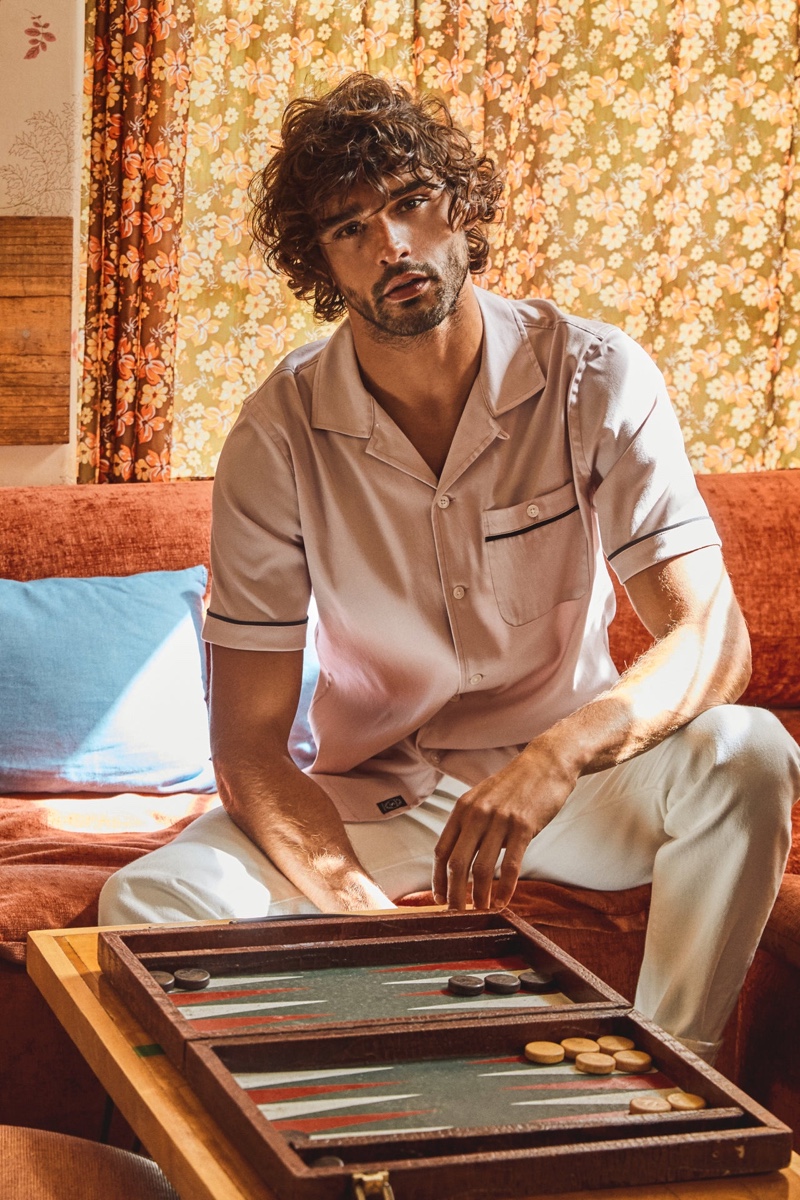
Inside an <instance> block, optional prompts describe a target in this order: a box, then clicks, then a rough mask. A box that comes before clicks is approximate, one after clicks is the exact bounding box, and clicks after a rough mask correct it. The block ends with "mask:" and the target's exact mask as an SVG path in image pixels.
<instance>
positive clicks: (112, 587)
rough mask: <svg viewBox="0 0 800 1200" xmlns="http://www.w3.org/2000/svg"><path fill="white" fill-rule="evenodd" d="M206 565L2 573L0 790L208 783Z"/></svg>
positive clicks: (162, 788) (198, 786)
mask: <svg viewBox="0 0 800 1200" xmlns="http://www.w3.org/2000/svg"><path fill="white" fill-rule="evenodd" d="M206 582H207V571H206V568H205V566H197V567H192V568H188V569H186V570H183V571H148V572H145V573H142V574H138V575H127V576H121V577H117V576H105V577H99V578H92V579H63V578H55V579H36V580H31V581H29V582H25V583H22V582H18V581H16V580H11V579H0V662H2V663H3V671H2V673H0V712H2V713H3V714H4V716H3V723H2V726H0V791H4V792H12V791H36V792H41V791H60V790H62V789H64V788H78V789H81V790H89V791H96V792H119V791H122V790H138V791H148V792H154V791H155V792H170V791H187V790H192V791H213V790H214V775H213V771H212V768H211V758H210V747H209V738H208V714H207V710H206V704H205V662H206V660H205V653H204V650H203V647H202V643H201V642H200V637H199V630H200V624H201V621H202V605H203V595H204V593H205V589H206Z"/></svg>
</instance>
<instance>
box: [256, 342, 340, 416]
mask: <svg viewBox="0 0 800 1200" xmlns="http://www.w3.org/2000/svg"><path fill="white" fill-rule="evenodd" d="M329 341H330V339H329V338H327V337H326V338H318V339H316V340H314V341H311V342H306V344H305V345H303V346H299V347H298V348H297V349H296V350H290V351H289V353H288V354H287V355H285V357H284V358H282V359H281V361H280V362H279V363H278V364H277V365H276V366H275V367H273V369H272V371H271V372H270V373H269V375H268V376H267V377H266V379H265V380H263V382H262V383H260V384H259V386H258V387H257V388H256V390H255V391H254V392H252V393H251V395H250V396H248V398H247V399H246V400H245V402H244V404H243V406H242V411H241V418H242V419H251V420H255V421H258V422H259V423H261V424H264V423H267V422H269V423H271V422H273V421H281V423H282V419H283V418H285V417H287V416H291V415H292V414H294V415H295V416H298V417H300V416H302V414H304V413H305V414H306V416H307V415H308V413H309V412H310V404H311V390H312V387H313V382H314V373H315V370H316V367H317V364H318V362H319V359H320V357H321V355H322V352H323V350H324V349H325V347H326V345H327V344H328V342H329Z"/></svg>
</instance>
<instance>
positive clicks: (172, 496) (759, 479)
mask: <svg viewBox="0 0 800 1200" xmlns="http://www.w3.org/2000/svg"><path fill="white" fill-rule="evenodd" d="M699 484H700V488H701V490H702V492H703V494H704V495H705V497H706V500H707V503H708V505H709V508H710V510H711V512H712V514H713V516H714V517H715V519H716V521H717V525H718V528H719V530H720V532H721V535H722V538H723V544H724V551H725V555H726V559H727V562H728V567H729V569H730V572H731V575H732V577H733V580H734V585H735V587H736V591H737V594H738V595H739V598H740V601H741V603H742V607H743V608H744V611H745V614H746V617H747V619H748V623H749V626H750V631H751V638H752V642H753V659H754V670H753V678H752V681H751V683H750V686H749V688H748V691H747V693H746V695H745V697H744V702H745V703H751V704H758V705H761V706H763V707H766V708H770V709H772V710H773V711H774V712H775V713H776V714H777V715H778V716H779V717H780V719H781V720H782V721H783V722H784V724H785V725H786V727H787V729H788V730H789V732H790V733H791V734H792V735H793V736H794V737H795V738H798V740H800V669H798V666H797V664H798V656H799V655H800V618H798V616H797V615H796V608H795V605H796V596H797V594H798V591H800V587H799V586H798V585H800V471H794V472H792V471H784V472H763V473H759V474H749V475H726V476H703V477H700V479H699ZM210 498H211V484H210V482H206V481H202V482H193V483H175V484H169V485H163V484H130V485H119V486H113V487H97V488H88V487H86V488H78V487H50V488H5V489H0V578H6V579H19V580H27V579H35V578H44V577H48V576H93V575H127V574H133V573H136V572H139V571H147V570H154V569H158V570H177V569H181V568H184V567H189V566H193V565H195V564H197V563H206V564H207V563H208V531H209V520H210ZM619 601H620V602H619V611H618V614H617V617H616V619H615V621H614V624H613V626H612V630H611V648H612V653H613V655H614V658H615V661H616V662H617V663H618V665H620V666H623V665H625V664H627V663H629V662H630V661H631V660H632V659H633V658H634V657H635V656H636V655H637V654H638V653H640V651H641V650H642V649H643V648H644V647H645V646H646V645H647V644H648V640H649V639H648V636H647V634H646V632H645V631H644V629H643V628H642V626H641V625H640V624H639V622H638V620H637V618H636V617H635V615H634V614H633V612H632V610H631V608H630V606H629V605H628V603H627V600H626V599H625V597H624V595H620V597H619ZM216 802H217V798H216V797H214V796H209V795H193V794H185V793H184V794H178V795H171V796H141V795H132V794H128V795H123V796H100V797H98V796H97V795H64V796H53V795H46V796H45V795H13V796H11V795H6V796H0V1124H17V1125H19V1124H24V1125H35V1126H39V1127H43V1128H49V1129H53V1130H57V1131H60V1132H64V1133H72V1134H78V1135H82V1136H86V1137H94V1138H97V1137H99V1135H100V1129H101V1125H102V1120H103V1107H104V1096H103V1094H102V1091H101V1089H100V1087H99V1085H98V1084H97V1083H96V1081H95V1080H94V1078H93V1076H92V1075H91V1072H90V1071H89V1069H88V1067H87V1066H86V1065H85V1064H84V1063H83V1061H82V1060H81V1059H80V1056H79V1055H78V1053H77V1051H75V1049H74V1048H73V1047H72V1045H71V1043H70V1041H69V1039H68V1037H67V1036H66V1035H65V1034H64V1033H63V1031H62V1030H61V1028H60V1026H59V1025H58V1023H57V1021H56V1020H55V1018H54V1017H53V1016H52V1015H51V1014H50V1012H49V1010H48V1009H47V1007H46V1005H45V1004H44V1002H43V1001H42V1000H41V998H40V997H39V995H38V993H37V992H36V989H35V988H34V987H33V985H32V984H31V982H30V981H29V979H28V977H27V976H26V974H25V970H24V961H25V938H26V934H27V931H28V930H29V929H34V928H57V927H63V926H78V925H91V924H93V923H95V922H96V918H97V897H98V894H99V891H100V888H101V886H102V884H103V882H104V880H105V879H106V878H107V876H108V875H109V874H111V872H112V871H114V870H116V869H117V868H118V867H120V866H122V865H123V864H124V863H126V862H129V861H131V860H132V859H134V858H135V857H137V856H138V855H141V854H143V853H145V852H147V851H148V850H151V849H154V848H155V847H156V846H159V845H161V844H163V843H164V842H165V841H168V840H169V839H170V838H172V837H174V836H175V834H176V833H177V832H178V831H179V830H180V829H182V828H183V827H184V826H185V825H186V823H187V822H188V821H190V820H192V819H193V817H195V816H197V815H199V814H200V813H201V812H203V811H205V810H206V809H207V808H208V807H209V805H210V804H213V803H216ZM798 809H800V805H799V806H798ZM798 816H800V813H798ZM414 899H416V898H410V902H411V903H413V902H414ZM422 899H424V897H423V898H422ZM648 901H649V889H648V888H636V889H632V890H628V891H623V892H614V893H604V892H590V891H579V890H577V889H567V888H562V887H558V886H556V885H554V884H544V883H523V884H520V885H519V887H518V889H517V893H516V895H515V898H514V902H513V907H514V908H515V909H516V910H517V911H518V912H520V913H522V914H523V915H526V916H528V917H530V918H531V919H533V920H534V921H535V923H536V924H537V925H538V926H539V928H541V929H542V931H543V932H544V933H545V934H547V935H548V936H549V937H552V938H553V939H554V940H555V941H557V942H559V943H560V944H561V945H562V946H564V948H565V949H567V950H568V951H569V952H570V953H572V954H574V955H575V956H576V957H577V958H579V959H581V960H582V961H583V962H585V963H586V964H587V966H589V967H590V968H591V969H592V970H594V971H596V972H597V973H598V974H600V975H601V976H602V977H604V978H605V979H606V980H607V981H608V982H609V983H610V984H611V985H612V986H613V987H615V988H616V989H617V990H618V991H620V992H622V994H623V995H629V996H630V995H632V993H633V990H634V986H635V980H636V973H637V971H638V966H639V962H640V960H641V955H642V949H643V944H644V929H645V924H646V920H647V908H648ZM799 1001H800V824H798V826H797V832H796V836H795V840H794V846H793V850H792V856H791V858H790V861H789V865H788V870H787V874H786V876H785V879H784V882H783V886H782V889H781V893H780V896H779V899H778V902H777V903H776V905H775V909H774V912H773V914H772V917H771V919H770V922H769V925H768V927H767V930H766V932H765V934H764V937H763V939H762V943H761V948H760V949H759V951H758V953H757V955H756V959H755V961H754V963H753V966H752V968H751V970H750V973H749V975H748V978H747V981H746V984H745V988H744V990H743V993H742V997H741V1000H740V1002H739V1005H738V1006H737V1009H736V1012H735V1014H734V1016H733V1018H732V1019H731V1022H730V1024H729V1026H728V1030H727V1033H726V1038H725V1046H724V1050H723V1055H722V1059H721V1061H720V1063H719V1064H718V1065H719V1066H720V1067H721V1069H722V1070H723V1071H725V1073H726V1074H728V1075H730V1076H731V1077H732V1078H734V1079H737V1080H738V1081H739V1082H740V1083H741V1084H742V1085H743V1086H744V1087H745V1088H746V1089H747V1090H748V1091H749V1092H751V1094H752V1095H754V1096H755V1097H756V1098H757V1099H760V1100H761V1101H762V1102H763V1103H765V1104H766V1105H767V1107H769V1108H771V1109H772V1110H773V1111H775V1112H776V1113H777V1115H779V1116H781V1117H782V1118H783V1119H784V1120H786V1121H788V1123H789V1124H791V1125H793V1127H794V1128H795V1129H800V1003H799Z"/></svg>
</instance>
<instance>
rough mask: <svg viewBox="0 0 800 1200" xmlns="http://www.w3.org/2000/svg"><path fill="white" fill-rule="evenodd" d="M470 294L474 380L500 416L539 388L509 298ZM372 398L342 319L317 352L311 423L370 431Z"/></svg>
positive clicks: (537, 371) (348, 431) (356, 433)
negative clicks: (477, 361)
mask: <svg viewBox="0 0 800 1200" xmlns="http://www.w3.org/2000/svg"><path fill="white" fill-rule="evenodd" d="M475 295H476V297H477V300H478V303H479V305H480V309H481V316H482V317H483V334H484V336H483V351H482V355H481V365H480V369H479V371H478V377H477V379H476V381H475V383H476V385H478V386H479V387H480V389H481V392H482V394H483V399H484V401H485V403H486V406H487V408H488V409H489V412H490V413H493V414H494V415H499V414H500V413H504V412H508V410H509V409H511V408H515V407H516V406H517V405H518V404H521V403H522V401H523V400H528V399H529V398H530V397H531V396H534V395H535V394H536V393H537V392H538V391H540V390H541V388H542V387H544V382H545V380H544V375H543V374H542V370H541V367H540V366H539V364H538V362H537V361H536V357H535V355H534V353H533V349H532V347H531V344H530V340H529V338H528V335H527V332H526V330H525V328H524V326H523V324H522V322H521V320H520V318H519V316H518V314H517V312H516V311H515V309H514V306H513V305H512V304H511V303H510V301H508V300H505V299H504V298H503V297H502V296H498V295H496V294H495V293H494V292H487V291H486V290H485V289H484V288H476V289H475ZM373 413H374V408H373V400H372V396H371V395H370V394H369V392H368V391H367V389H366V388H365V387H364V384H363V383H362V381H361V374H360V372H359V369H358V362H357V360H356V352H355V345H354V343H353V335H352V331H351V329H350V322H349V321H348V320H347V319H345V320H344V321H343V322H342V324H341V325H340V326H339V328H338V329H337V330H336V332H335V333H334V334H333V336H332V337H331V339H330V341H329V342H328V343H327V345H326V346H325V348H324V350H323V351H322V353H321V354H320V357H319V360H318V363H317V370H316V374H315V377H314V386H313V390H312V398H311V424H312V425H313V427H314V428H315V429H327V430H329V431H330V432H332V433H342V434H345V435H347V436H349V437H362V438H368V437H370V435H371V433H372V425H373Z"/></svg>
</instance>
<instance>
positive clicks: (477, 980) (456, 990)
mask: <svg viewBox="0 0 800 1200" xmlns="http://www.w3.org/2000/svg"><path fill="white" fill-rule="evenodd" d="M484 988H485V984H484V981H483V978H482V976H480V975H451V976H450V978H449V979H448V981H447V990H448V992H452V993H453V995H454V996H480V995H481V993H482V992H483V991H484Z"/></svg>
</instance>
